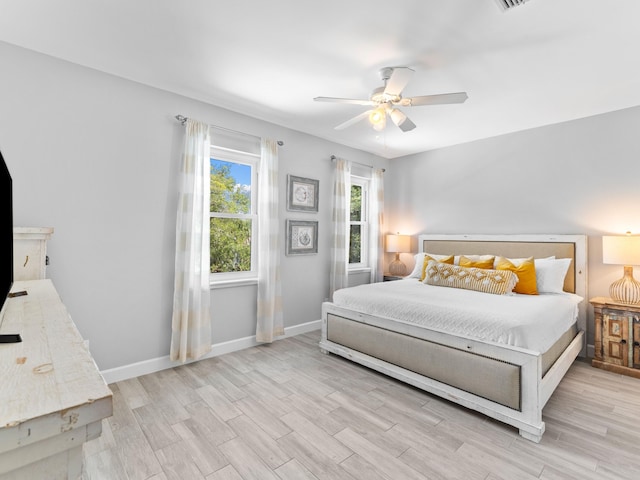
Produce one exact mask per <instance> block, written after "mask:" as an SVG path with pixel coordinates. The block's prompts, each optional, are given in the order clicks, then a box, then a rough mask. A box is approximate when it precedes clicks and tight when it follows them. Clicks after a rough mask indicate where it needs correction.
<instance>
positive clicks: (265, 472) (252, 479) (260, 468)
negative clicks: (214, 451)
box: [220, 438, 278, 480]
mask: <svg viewBox="0 0 640 480" xmlns="http://www.w3.org/2000/svg"><path fill="white" fill-rule="evenodd" d="M220 451H221V452H222V453H223V454H224V456H225V457H227V459H228V460H229V462H230V463H231V465H233V468H235V469H236V471H237V472H238V473H239V474H240V476H241V477H242V478H243V480H278V476H277V474H276V473H274V472H273V470H271V469H270V468H269V466H268V465H267V464H266V463H265V462H264V461H263V460H262V459H261V458H260V457H259V456H258V455H257V454H256V453H255V452H254V451H253V450H252V449H251V448H249V447H248V446H247V445H246V443H245V442H243V441H242V440H241V439H239V438H234V439H233V440H229V441H228V442H225V443H223V444H222V445H220Z"/></svg>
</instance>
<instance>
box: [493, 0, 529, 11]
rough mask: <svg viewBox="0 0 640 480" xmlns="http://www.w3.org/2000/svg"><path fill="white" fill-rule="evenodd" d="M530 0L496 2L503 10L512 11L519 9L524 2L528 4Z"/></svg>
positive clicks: (498, 0)
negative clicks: (515, 8)
mask: <svg viewBox="0 0 640 480" xmlns="http://www.w3.org/2000/svg"><path fill="white" fill-rule="evenodd" d="M528 1H529V0H496V2H497V3H498V5H500V8H502V10H505V11H506V10H511V9H512V8H514V7H517V6H518V5H522V4H523V3H524V2H528Z"/></svg>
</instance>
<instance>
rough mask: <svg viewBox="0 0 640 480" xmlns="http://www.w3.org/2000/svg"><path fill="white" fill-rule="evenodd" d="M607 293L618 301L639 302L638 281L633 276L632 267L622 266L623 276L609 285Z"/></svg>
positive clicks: (639, 287) (639, 283) (628, 303)
mask: <svg viewBox="0 0 640 480" xmlns="http://www.w3.org/2000/svg"><path fill="white" fill-rule="evenodd" d="M609 295H610V296H611V298H613V299H614V300H615V301H616V302H618V303H626V304H627V305H636V304H638V303H640V282H638V281H637V280H636V279H635V278H633V267H631V266H629V265H626V266H625V267H624V276H623V277H622V278H621V279H620V280H616V281H615V282H613V283H612V284H611V286H610V287H609Z"/></svg>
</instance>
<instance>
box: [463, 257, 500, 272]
mask: <svg viewBox="0 0 640 480" xmlns="http://www.w3.org/2000/svg"><path fill="white" fill-rule="evenodd" d="M494 260H495V257H494V256H493V255H482V256H475V257H471V258H469V257H465V256H464V255H460V261H459V262H458V265H460V266H461V267H465V268H489V269H493V261H494Z"/></svg>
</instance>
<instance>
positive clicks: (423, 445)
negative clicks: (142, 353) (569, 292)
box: [84, 332, 640, 480]
mask: <svg viewBox="0 0 640 480" xmlns="http://www.w3.org/2000/svg"><path fill="white" fill-rule="evenodd" d="M319 338H320V334H319V332H313V333H308V334H304V335H299V336H296V337H291V338H287V339H284V340H280V341H277V342H275V343H274V344H271V345H263V346H258V347H254V348H250V349H247V350H243V351H240V352H235V353H230V354H227V355H223V356H219V357H215V358H212V359H208V360H203V361H200V362H196V363H193V364H189V365H185V366H180V367H177V368H173V369H169V370H165V371H162V372H157V373H153V374H150V375H144V376H141V377H138V378H135V379H131V380H126V381H122V382H118V383H115V384H112V385H110V387H111V389H112V390H113V393H114V396H113V400H114V414H113V417H111V418H109V419H106V420H104V421H103V434H102V436H101V437H100V438H99V439H96V440H93V441H91V442H89V443H87V444H86V446H85V449H84V457H85V465H84V469H85V478H87V479H91V480H97V479H108V480H117V479H135V480H139V479H154V480H164V479H179V480H192V479H193V480H198V479H206V480H239V479H244V480H250V479H251V480H252V479H256V480H269V479H295V480H306V479H340V480H351V479H362V480H379V479H391V480H411V479H464V480H474V479H478V480H499V479H502V480H518V479H523V480H529V479H545V480H558V479H576V480H577V479H580V480H589V479H594V480H595V479H598V480H607V479H610V480H614V479H615V480H622V479H629V480H638V479H640V380H638V379H634V378H630V377H625V376H621V375H617V374H613V373H609V372H605V371H602V370H598V369H595V368H593V367H591V366H590V365H589V364H588V363H584V362H576V363H575V364H574V365H573V366H572V368H571V369H570V371H569V372H568V374H567V375H566V377H565V378H564V379H563V380H562V383H561V384H560V385H559V387H558V389H557V390H556V392H555V393H554V394H553V396H552V397H551V399H550V400H549V403H548V404H547V406H546V407H545V409H544V420H545V422H546V433H545V435H544V437H543V439H542V442H541V443H540V444H535V443H532V442H529V441H527V440H524V439H522V438H521V437H519V435H518V432H517V430H516V429H514V428H512V427H509V426H506V425H503V424H501V423H499V422H496V421H494V420H492V419H488V418H487V417H485V416H483V415H480V414H478V413H475V412H472V411H470V410H467V409H465V408H462V407H460V406H457V405H454V404H452V403H450V402H448V401H446V400H442V399H440V398H438V397H435V396H432V395H430V394H426V393H424V392H422V391H420V390H417V389H415V388H412V387H410V386H407V385H404V384H402V383H400V382H397V381H395V380H392V379H390V378H387V377H385V376H383V375H380V374H378V373H375V372H373V371H371V370H368V369H366V368H364V367H361V366H358V365H356V364H353V363H350V362H349V361H347V360H345V359H342V358H340V357H337V356H334V355H324V354H322V353H320V350H319V348H318V345H317V344H318V340H319Z"/></svg>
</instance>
